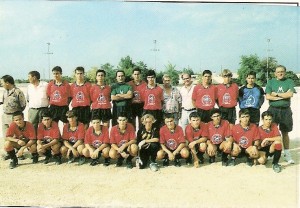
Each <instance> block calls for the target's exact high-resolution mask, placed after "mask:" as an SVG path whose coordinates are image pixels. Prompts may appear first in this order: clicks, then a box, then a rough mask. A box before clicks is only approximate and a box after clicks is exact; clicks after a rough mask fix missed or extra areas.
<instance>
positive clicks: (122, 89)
mask: <svg viewBox="0 0 300 208" xmlns="http://www.w3.org/2000/svg"><path fill="white" fill-rule="evenodd" d="M129 91H132V88H131V86H130V85H128V84H126V83H115V84H114V85H113V86H112V87H111V95H117V94H126V93H127V92H129ZM113 103H114V104H115V105H116V106H117V107H124V106H129V104H130V103H131V98H130V99H124V100H114V101H113Z"/></svg>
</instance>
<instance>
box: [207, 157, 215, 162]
mask: <svg viewBox="0 0 300 208" xmlns="http://www.w3.org/2000/svg"><path fill="white" fill-rule="evenodd" d="M215 161H216V157H215V156H212V157H209V160H208V162H209V163H214V162H215Z"/></svg>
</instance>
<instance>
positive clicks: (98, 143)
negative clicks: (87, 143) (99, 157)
mask: <svg viewBox="0 0 300 208" xmlns="http://www.w3.org/2000/svg"><path fill="white" fill-rule="evenodd" d="M101 144H102V142H101V141H100V140H95V141H93V146H94V147H95V148H98V147H100V146H101Z"/></svg>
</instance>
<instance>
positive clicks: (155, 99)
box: [141, 86, 164, 110]
mask: <svg viewBox="0 0 300 208" xmlns="http://www.w3.org/2000/svg"><path fill="white" fill-rule="evenodd" d="M141 95H142V96H141V97H142V101H144V109H145V110H161V109H162V102H163V100H164V94H163V89H162V88H161V87H159V86H156V87H154V88H152V89H150V88H149V87H146V88H145V90H144V92H143V93H142V94H141Z"/></svg>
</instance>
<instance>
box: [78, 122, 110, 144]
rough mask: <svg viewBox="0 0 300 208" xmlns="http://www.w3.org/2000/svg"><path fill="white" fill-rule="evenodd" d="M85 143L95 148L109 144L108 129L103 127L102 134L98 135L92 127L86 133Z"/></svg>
mask: <svg viewBox="0 0 300 208" xmlns="http://www.w3.org/2000/svg"><path fill="white" fill-rule="evenodd" d="M84 143H85V144H90V145H92V146H93V147H95V148H98V147H100V146H101V145H102V144H109V135H108V128H107V127H106V126H101V133H100V134H99V135H98V134H96V133H95V131H94V128H93V127H92V126H91V127H89V128H88V129H87V131H86V133H85V139H84Z"/></svg>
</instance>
